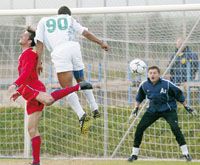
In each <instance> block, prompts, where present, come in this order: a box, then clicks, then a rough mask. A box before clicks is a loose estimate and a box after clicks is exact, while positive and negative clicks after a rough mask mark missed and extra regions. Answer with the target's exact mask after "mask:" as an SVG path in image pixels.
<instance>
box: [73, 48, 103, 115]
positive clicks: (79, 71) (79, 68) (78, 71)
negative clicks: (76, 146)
mask: <svg viewBox="0 0 200 165" xmlns="http://www.w3.org/2000/svg"><path fill="white" fill-rule="evenodd" d="M72 64H73V71H74V77H75V79H76V81H77V82H81V81H84V72H83V69H84V64H83V60H82V55H81V50H80V45H79V44H77V45H76V49H74V51H73V56H72ZM83 94H84V95H85V97H86V99H87V101H88V103H89V105H90V108H91V110H92V113H93V117H94V118H97V117H100V113H99V111H98V105H97V103H96V101H95V98H94V95H93V92H92V90H85V91H83Z"/></svg>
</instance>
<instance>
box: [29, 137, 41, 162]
mask: <svg viewBox="0 0 200 165" xmlns="http://www.w3.org/2000/svg"><path fill="white" fill-rule="evenodd" d="M31 142H32V155H33V163H35V164H36V163H39V162H40V145H41V138H40V136H36V137H34V138H32V139H31Z"/></svg>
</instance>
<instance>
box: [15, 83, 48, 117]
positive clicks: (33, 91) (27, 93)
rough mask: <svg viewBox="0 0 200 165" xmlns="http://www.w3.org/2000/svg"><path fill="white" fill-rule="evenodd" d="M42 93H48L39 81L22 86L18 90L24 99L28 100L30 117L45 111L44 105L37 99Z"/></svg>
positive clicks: (27, 107)
mask: <svg viewBox="0 0 200 165" xmlns="http://www.w3.org/2000/svg"><path fill="white" fill-rule="evenodd" d="M40 91H41V92H46V88H45V86H44V84H43V83H42V82H41V81H39V80H37V81H34V82H32V83H29V84H28V85H22V86H20V88H19V89H18V92H19V93H20V94H21V95H22V97H23V98H24V99H25V100H27V104H26V110H27V113H28V115H30V114H32V113H34V112H37V111H42V110H43V108H44V104H42V103H40V102H39V101H37V100H36V99H35V98H36V97H37V95H38V94H39V92H40Z"/></svg>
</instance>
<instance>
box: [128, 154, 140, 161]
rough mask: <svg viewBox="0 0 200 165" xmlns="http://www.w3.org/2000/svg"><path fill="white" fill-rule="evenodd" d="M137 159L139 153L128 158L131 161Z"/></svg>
mask: <svg viewBox="0 0 200 165" xmlns="http://www.w3.org/2000/svg"><path fill="white" fill-rule="evenodd" d="M137 159H138V157H137V155H131V156H130V157H129V158H128V161H129V162H133V161H135V160H137Z"/></svg>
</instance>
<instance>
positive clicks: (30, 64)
mask: <svg viewBox="0 0 200 165" xmlns="http://www.w3.org/2000/svg"><path fill="white" fill-rule="evenodd" d="M37 60H38V56H37V53H36V52H34V51H33V49H32V48H28V49H26V50H25V51H23V52H22V54H21V55H20V56H19V61H18V62H19V64H18V72H19V77H18V79H17V80H16V81H15V84H16V85H17V86H21V85H29V84H30V83H31V82H33V81H37V80H38V74H37V71H36V66H37Z"/></svg>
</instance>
